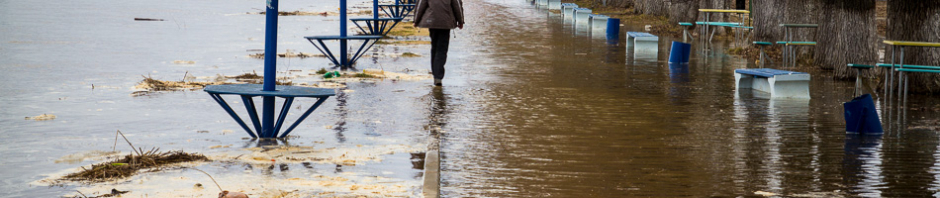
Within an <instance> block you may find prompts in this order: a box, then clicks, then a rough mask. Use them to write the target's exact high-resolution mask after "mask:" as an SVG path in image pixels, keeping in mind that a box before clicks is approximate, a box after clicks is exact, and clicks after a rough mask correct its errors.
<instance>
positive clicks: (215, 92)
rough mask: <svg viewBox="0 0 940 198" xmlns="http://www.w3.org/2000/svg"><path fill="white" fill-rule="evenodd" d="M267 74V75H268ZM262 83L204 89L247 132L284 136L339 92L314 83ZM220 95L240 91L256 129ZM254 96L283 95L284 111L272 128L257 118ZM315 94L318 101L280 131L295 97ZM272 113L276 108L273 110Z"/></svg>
mask: <svg viewBox="0 0 940 198" xmlns="http://www.w3.org/2000/svg"><path fill="white" fill-rule="evenodd" d="M265 76H267V75H265ZM262 86H263V85H259V84H234V85H210V86H206V88H205V89H204V91H205V92H208V93H209V95H210V96H212V99H213V100H215V101H216V102H217V103H219V105H221V106H222V108H223V109H225V112H227V113H228V114H229V115H230V116H232V118H234V119H235V122H237V123H238V125H239V126H241V127H242V129H244V130H245V132H248V135H250V136H251V137H252V138H257V137H261V138H274V137H278V138H283V137H287V135H288V134H290V132H291V131H293V130H294V128H296V127H297V125H299V124H300V123H301V122H303V121H304V119H306V118H307V116H309V115H310V113H313V111H314V110H316V109H317V108H318V107H320V105H321V104H323V102H324V101H326V99H327V98H329V97H330V96H334V95H336V93H335V91H334V90H333V89H324V88H311V87H298V86H276V87H275V89H274V90H273V91H265V90H264V89H263V88H262ZM221 95H239V96H241V98H242V103H244V104H245V109H246V110H248V116H249V118H250V120H251V123H252V125H253V126H254V129H255V130H254V132H253V131H252V130H251V129H250V128H249V127H248V125H246V124H245V122H244V121H242V119H241V117H239V116H238V114H236V113H235V111H234V110H232V107H231V106H229V105H228V103H226V102H225V99H222V96H221ZM254 97H264V98H268V97H272V98H273V97H277V98H283V99H284V104H283V105H282V108H281V112H280V113H279V114H278V117H277V121H276V122H275V123H274V126H273V128H270V129H269V127H270V126H262V123H261V121H260V119H258V113H257V110H256V108H255V103H254V100H253V98H254ZM298 97H300V98H316V99H317V102H316V103H315V104H313V106H310V108H308V109H307V111H304V113H303V114H302V115H301V116H300V118H298V119H297V121H295V122H294V123H293V124H291V125H290V127H288V128H287V129H286V130H284V132H283V133H279V132H280V130H281V127H282V126H284V120H285V118H287V113H288V111H290V109H291V108H290V107H291V103H293V101H294V98H298ZM271 115H273V111H272V114H271ZM279 134H280V135H279Z"/></svg>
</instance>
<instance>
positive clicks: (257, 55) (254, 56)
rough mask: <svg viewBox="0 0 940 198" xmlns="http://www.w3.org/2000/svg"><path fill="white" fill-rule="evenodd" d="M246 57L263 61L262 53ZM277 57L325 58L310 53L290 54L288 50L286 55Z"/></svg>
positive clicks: (281, 54)
mask: <svg viewBox="0 0 940 198" xmlns="http://www.w3.org/2000/svg"><path fill="white" fill-rule="evenodd" d="M248 57H250V58H257V59H264V53H255V54H249V55H248ZM277 57H280V58H313V57H318V58H324V57H326V56H324V55H323V54H310V53H303V52H296V53H295V52H291V51H290V50H288V51H287V52H286V53H278V54H277Z"/></svg>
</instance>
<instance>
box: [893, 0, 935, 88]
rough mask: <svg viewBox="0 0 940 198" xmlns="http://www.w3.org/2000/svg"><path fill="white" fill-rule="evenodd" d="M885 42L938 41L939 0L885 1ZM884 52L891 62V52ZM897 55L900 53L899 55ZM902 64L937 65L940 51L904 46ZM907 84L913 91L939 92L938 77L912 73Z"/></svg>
mask: <svg viewBox="0 0 940 198" xmlns="http://www.w3.org/2000/svg"><path fill="white" fill-rule="evenodd" d="M885 36H886V38H885V39H886V40H901V41H922V42H940V1H937V0H927V1H925V0H891V1H888V27H887V35H885ZM885 53H887V54H886V55H885V61H890V60H891V59H890V58H891V56H890V53H891V49H890V48H888V49H887V50H886V51H885ZM898 53H900V52H898ZM904 64H916V65H934V66H940V49H938V48H925V47H907V48H905V49H904ZM909 76H910V77H911V82H910V84H909V85H908V86H909V87H910V88H911V91H913V92H930V93H937V92H940V75H938V74H925V73H915V74H911V75H909Z"/></svg>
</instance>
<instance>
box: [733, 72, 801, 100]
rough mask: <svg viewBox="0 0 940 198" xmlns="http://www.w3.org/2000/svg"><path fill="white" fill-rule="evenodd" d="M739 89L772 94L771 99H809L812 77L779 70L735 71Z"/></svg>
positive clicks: (736, 84)
mask: <svg viewBox="0 0 940 198" xmlns="http://www.w3.org/2000/svg"><path fill="white" fill-rule="evenodd" d="M734 79H735V81H734V82H735V83H734V84H735V86H736V87H737V89H748V88H749V89H753V90H757V91H762V92H767V93H770V97H771V98H803V99H809V98H810V96H809V80H810V75H809V74H807V73H803V72H794V71H784V70H777V69H767V68H763V69H736V70H734Z"/></svg>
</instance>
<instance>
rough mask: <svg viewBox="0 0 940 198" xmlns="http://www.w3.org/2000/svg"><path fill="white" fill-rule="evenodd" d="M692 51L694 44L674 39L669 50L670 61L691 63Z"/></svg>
mask: <svg viewBox="0 0 940 198" xmlns="http://www.w3.org/2000/svg"><path fill="white" fill-rule="evenodd" d="M691 51H692V44H688V43H683V42H678V41H673V42H672V49H671V51H669V63H670V64H671V63H678V64H686V63H689V53H690V52H691Z"/></svg>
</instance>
